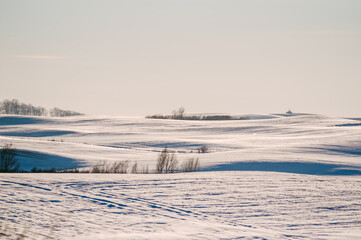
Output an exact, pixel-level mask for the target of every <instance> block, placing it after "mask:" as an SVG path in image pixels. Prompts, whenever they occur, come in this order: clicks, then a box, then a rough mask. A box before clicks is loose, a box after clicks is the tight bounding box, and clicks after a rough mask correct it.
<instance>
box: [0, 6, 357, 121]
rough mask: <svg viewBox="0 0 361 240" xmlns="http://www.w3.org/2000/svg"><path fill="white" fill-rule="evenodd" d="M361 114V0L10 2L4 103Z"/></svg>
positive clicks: (3, 26) (2, 69)
mask: <svg viewBox="0 0 361 240" xmlns="http://www.w3.org/2000/svg"><path fill="white" fill-rule="evenodd" d="M12 98H16V99H19V100H20V101H22V102H25V103H31V104H33V105H40V106H44V107H48V108H50V107H55V106H56V107H60V108H64V109H70V110H74V111H80V112H83V113H86V114H120V115H146V114H153V113H170V112H171V111H172V110H173V109H177V108H179V107H181V106H183V107H185V109H186V112H204V113H209V112H212V113H244V114H247V113H282V112H286V111H287V110H288V109H291V110H292V111H293V112H307V113H318V114H324V115H328V116H336V117H337V116H340V117H361V1H360V0H274V1H273V0H247V1H246V0H233V1H231V0H218V1H213V0H184V1H180V0H178V1H177V0H153V1H152V0H143V1H138V0H128V1H122V0H98V1H93V0H42V1H40V0H32V1H29V0H0V101H2V100H4V99H12Z"/></svg>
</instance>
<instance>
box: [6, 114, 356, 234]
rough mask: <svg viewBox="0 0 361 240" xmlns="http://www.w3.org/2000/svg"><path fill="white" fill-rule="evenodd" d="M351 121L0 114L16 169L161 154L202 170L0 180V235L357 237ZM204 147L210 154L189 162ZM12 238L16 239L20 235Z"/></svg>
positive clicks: (143, 160)
mask: <svg viewBox="0 0 361 240" xmlns="http://www.w3.org/2000/svg"><path fill="white" fill-rule="evenodd" d="M360 123H361V122H360V120H359V119H338V118H337V119H336V118H329V117H325V116H319V115H310V114H297V115H293V116H289V115H282V114H274V115H252V116H251V119H250V120H242V121H178V120H152V119H145V118H142V117H119V116H81V117H70V118H38V117H23V116H0V145H3V144H5V143H13V144H14V146H15V147H16V148H17V149H18V153H19V156H18V158H19V160H20V163H21V167H22V169H24V170H30V169H31V168H32V167H37V168H43V169H49V168H52V167H55V168H73V167H87V166H91V165H93V164H95V163H97V162H99V161H102V160H108V161H117V160H130V161H131V162H135V161H137V162H138V163H139V164H141V165H149V167H150V168H151V169H154V166H155V162H156V158H157V155H158V154H159V151H161V150H162V148H164V147H165V146H167V147H168V148H170V149H172V150H174V151H176V155H177V157H178V159H179V160H180V161H182V160H183V159H187V158H188V157H199V158H200V161H201V165H202V171H203V172H197V173H187V174H186V173H176V174H164V175H162V174H126V175H124V174H35V173H17V174H6V173H1V174H0V202H1V204H0V239H21V235H24V236H26V237H25V239H361V231H360V229H361V220H360V219H361V125H360ZM203 145H207V146H209V148H210V150H211V152H210V153H206V154H198V153H196V150H197V148H198V147H200V146H203ZM19 237H20V238H19Z"/></svg>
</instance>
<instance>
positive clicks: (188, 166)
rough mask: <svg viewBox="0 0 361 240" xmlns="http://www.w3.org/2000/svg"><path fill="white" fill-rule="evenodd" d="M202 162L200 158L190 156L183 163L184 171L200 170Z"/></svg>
mask: <svg viewBox="0 0 361 240" xmlns="http://www.w3.org/2000/svg"><path fill="white" fill-rule="evenodd" d="M199 169H200V164H199V159H198V158H188V159H187V160H185V161H184V162H183V164H182V170H183V172H196V171H199Z"/></svg>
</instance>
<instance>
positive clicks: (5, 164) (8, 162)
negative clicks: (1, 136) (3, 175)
mask: <svg viewBox="0 0 361 240" xmlns="http://www.w3.org/2000/svg"><path fill="white" fill-rule="evenodd" d="M19 167H20V164H19V162H18V160H17V159H16V150H15V148H13V145H12V144H5V146H4V147H3V148H2V149H1V156H0V172H17V171H19Z"/></svg>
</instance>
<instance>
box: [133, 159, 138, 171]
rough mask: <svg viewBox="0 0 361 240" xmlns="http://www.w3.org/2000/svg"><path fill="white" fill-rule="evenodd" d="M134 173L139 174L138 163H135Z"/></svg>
mask: <svg viewBox="0 0 361 240" xmlns="http://www.w3.org/2000/svg"><path fill="white" fill-rule="evenodd" d="M132 173H134V174H135V173H138V163H137V162H134V163H133V166H132Z"/></svg>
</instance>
